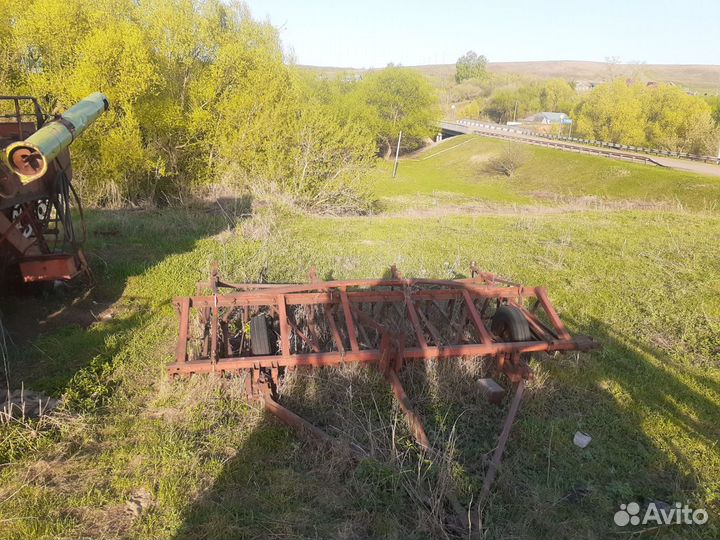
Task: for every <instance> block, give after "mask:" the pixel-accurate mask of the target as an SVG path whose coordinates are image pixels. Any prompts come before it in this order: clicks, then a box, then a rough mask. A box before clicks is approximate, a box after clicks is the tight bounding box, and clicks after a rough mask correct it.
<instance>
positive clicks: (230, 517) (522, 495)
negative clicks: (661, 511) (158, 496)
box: [176, 318, 720, 538]
mask: <svg viewBox="0 0 720 540" xmlns="http://www.w3.org/2000/svg"><path fill="white" fill-rule="evenodd" d="M566 322H569V323H570V327H571V328H573V329H574V330H576V331H577V332H578V333H583V332H584V333H587V334H590V335H592V336H593V337H595V338H596V339H598V340H599V341H601V343H602V344H603V349H602V350H601V351H598V352H594V353H591V354H590V353H589V354H583V355H580V356H579V357H577V356H576V355H575V354H568V355H564V356H558V357H554V358H550V357H546V358H545V359H543V360H542V361H541V365H539V366H538V367H537V372H538V377H537V379H536V380H535V381H534V382H533V383H532V384H531V385H530V387H529V389H528V392H527V393H526V398H525V400H524V403H523V405H522V407H521V410H520V414H519V417H518V420H517V421H516V424H515V426H514V428H513V432H512V434H511V437H510V441H509V444H508V447H507V451H506V456H505V460H504V462H503V465H502V467H501V470H500V473H499V476H498V480H497V482H496V484H495V486H494V489H493V494H492V496H491V499H490V501H489V504H488V506H487V507H486V509H485V511H484V513H483V521H482V523H483V528H484V532H485V538H510V537H513V538H580V537H582V538H608V537H623V536H627V535H628V534H632V533H633V532H638V531H639V530H641V529H643V527H642V526H638V527H631V526H628V527H619V526H616V525H615V524H614V522H613V516H614V514H615V512H617V511H618V510H619V505H620V504H627V503H629V502H632V501H636V502H638V503H640V505H641V507H643V508H644V507H645V505H646V504H648V503H649V502H651V501H664V502H666V503H669V504H671V505H672V504H673V503H675V502H681V503H686V502H687V503H688V504H690V506H692V507H694V508H707V510H708V511H709V512H710V516H711V518H710V521H709V523H708V524H707V525H704V526H685V525H673V526H670V527H664V528H661V529H659V530H657V531H653V534H656V535H659V536H661V537H666V536H667V537H678V535H679V536H681V537H684V538H708V537H714V536H717V534H718V528H717V525H716V524H715V525H713V521H715V522H716V517H717V515H718V509H717V508H709V507H708V506H707V499H705V498H704V497H705V495H703V489H704V488H703V485H705V486H707V485H708V484H709V483H711V482H712V481H713V480H712V474H713V470H712V465H708V467H707V468H703V461H702V459H701V458H695V459H692V461H690V460H689V459H688V458H689V457H690V456H697V455H702V452H704V451H708V450H710V449H711V447H712V445H713V444H714V442H713V441H716V440H717V437H718V427H717V425H718V424H717V419H718V418H720V395H719V394H720V391H719V390H720V389H718V385H717V384H716V383H715V382H713V381H711V380H709V379H707V378H705V377H703V376H702V374H697V373H692V372H690V371H688V373H687V376H689V377H694V378H695V380H696V381H697V382H698V384H700V385H701V387H702V388H703V389H704V391H699V390H697V389H694V388H691V387H690V386H689V385H688V384H685V383H684V382H683V381H681V380H680V379H679V378H678V375H677V373H678V371H683V369H684V368H683V367H682V366H677V365H673V363H672V361H671V360H670V358H669V357H668V355H667V354H665V353H664V352H663V351H661V350H656V349H650V348H648V347H645V346H643V345H642V344H641V343H640V342H638V341H637V340H635V339H629V338H628V337H627V336H619V335H616V333H615V332H614V331H613V330H612V328H610V327H608V326H607V325H605V324H604V323H603V322H601V321H597V320H594V321H591V322H590V324H587V325H579V324H573V322H572V321H567V318H566ZM469 365H470V363H469V362H463V361H448V362H444V363H442V365H440V364H439V363H432V364H431V363H415V364H413V365H411V366H409V367H408V368H406V370H405V371H404V372H403V374H402V377H401V378H402V380H403V384H404V385H405V387H406V389H407V390H408V394H409V395H410V397H411V399H413V401H414V402H415V405H416V409H417V411H418V412H419V413H420V415H421V417H422V418H423V419H424V421H425V425H426V428H427V431H428V435H429V437H430V439H431V441H436V442H437V441H440V442H439V443H438V445H439V446H442V441H446V440H447V438H448V435H449V433H450V431H451V430H452V429H453V428H454V429H455V430H456V433H457V443H456V446H455V450H454V459H455V463H456V465H455V467H454V471H453V472H454V482H455V489H456V490H457V492H458V493H459V494H460V498H461V499H462V502H463V503H464V504H466V505H467V504H470V503H471V502H472V501H473V500H474V501H475V502H476V501H477V495H478V493H479V491H480V487H481V485H482V481H483V477H484V471H485V468H486V465H487V463H488V461H489V458H490V456H491V453H492V451H493V449H494V447H495V444H496V441H497V437H498V435H499V431H500V425H501V421H502V418H503V416H504V413H505V410H506V409H507V406H508V403H509V399H510V394H508V396H507V397H506V399H505V402H504V404H503V406H502V407H501V408H497V407H495V406H493V405H490V404H488V403H486V402H485V401H483V399H482V398H481V397H480V395H479V392H478V388H477V383H476V377H477V375H478V373H479V372H478V370H477V368H476V367H472V366H470V368H469V367H468V366H469ZM293 378H294V383H293V384H291V385H289V386H288V387H287V388H285V389H284V390H285V393H284V395H281V401H282V402H283V403H284V404H286V405H287V406H288V407H289V408H291V409H292V410H294V411H296V412H297V413H298V414H301V415H302V416H304V417H305V418H307V419H308V420H310V421H312V422H313V423H315V424H316V425H318V426H320V427H322V428H323V429H325V430H326V431H327V432H329V433H330V434H331V435H333V436H336V437H338V438H340V439H343V440H345V441H346V442H348V441H349V442H357V443H359V444H360V446H363V447H364V448H366V449H368V450H369V453H370V458H369V459H366V460H359V461H356V460H352V459H350V458H349V457H348V456H346V455H343V454H342V452H338V451H337V450H334V449H329V448H321V447H319V446H317V445H316V444H314V443H312V442H306V441H305V440H304V439H302V438H300V437H299V436H298V434H297V433H295V432H294V431H292V430H291V429H290V428H287V427H284V426H283V425H281V424H279V423H278V421H277V420H275V419H274V418H266V419H265V420H264V421H263V422H261V423H260V425H258V426H257V427H256V428H255V431H254V432H253V433H252V434H251V435H250V437H249V439H248V442H247V444H245V445H244V446H243V447H242V448H239V449H238V451H237V455H236V457H234V458H233V459H231V460H230V461H229V462H228V463H227V464H226V465H225V468H224V470H223V471H222V473H221V474H220V476H219V477H218V478H217V480H216V481H215V482H214V484H213V485H212V486H211V487H210V488H209V489H207V490H206V491H205V492H204V493H203V494H202V495H201V496H200V497H199V499H198V500H196V501H195V502H194V503H193V504H192V505H191V506H190V507H189V508H188V509H187V511H186V513H185V517H184V523H183V525H182V527H181V528H180V529H179V530H178V532H177V534H176V538H226V537H234V538H256V537H296V538H310V537H313V538H316V537H321V538H329V537H333V538H433V537H437V534H438V529H437V528H433V525H432V524H429V523H428V522H427V519H426V518H427V511H426V509H423V508H421V507H420V506H419V505H418V502H417V500H416V499H413V498H411V497H409V496H408V493H407V491H406V490H404V489H403V486H402V485H401V483H402V479H401V476H402V475H403V474H405V473H407V470H406V471H404V472H403V471H401V470H400V468H402V467H408V466H409V467H410V469H411V470H412V466H413V465H415V466H416V465H417V460H415V461H414V462H413V463H408V462H404V463H402V464H401V465H400V467H399V466H398V461H397V459H395V458H394V457H393V455H395V456H397V455H399V454H400V453H402V451H403V449H407V448H408V447H410V445H411V443H410V436H409V433H408V432H407V428H406V426H405V424H404V420H402V418H403V417H402V416H399V418H400V419H401V420H400V422H399V424H397V426H396V430H395V431H393V430H392V425H393V422H394V418H397V416H395V417H394V416H393V413H392V410H393V408H394V406H393V398H392V395H391V393H390V390H389V388H388V386H387V384H386V383H384V381H383V380H382V378H381V377H379V375H377V373H376V372H375V370H373V369H372V368H368V367H359V366H356V367H351V366H346V367H342V368H322V369H318V370H315V371H307V372H304V373H298V376H294V377H293ZM503 383H504V385H506V386H507V381H503ZM576 431H584V432H587V433H588V434H590V435H591V436H592V438H593V440H592V443H591V444H590V445H589V446H588V447H587V448H585V449H580V448H578V447H576V446H575V445H574V444H573V442H572V441H573V435H574V433H575V432H576ZM389 437H390V438H392V441H390V442H388V441H389V439H388V438H389ZM373 439H375V442H373ZM393 441H394V443H395V446H396V447H397V448H399V450H397V451H396V452H395V453H394V454H393V453H392V452H390V453H387V452H384V451H382V450H381V449H380V448H378V447H377V444H378V442H379V443H380V444H382V445H385V446H386V447H387V446H388V445H390V444H392V442H393ZM374 445H375V446H374ZM698 453H699V454H698ZM428 478H430V479H429V480H428V482H430V483H432V481H433V480H432V478H431V477H428ZM473 510H474V511H477V507H473Z"/></svg>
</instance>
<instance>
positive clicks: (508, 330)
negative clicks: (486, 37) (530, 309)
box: [492, 305, 533, 341]
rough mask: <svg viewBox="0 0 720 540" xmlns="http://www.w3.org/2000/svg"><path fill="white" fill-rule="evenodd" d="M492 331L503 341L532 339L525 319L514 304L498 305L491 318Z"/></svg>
mask: <svg viewBox="0 0 720 540" xmlns="http://www.w3.org/2000/svg"><path fill="white" fill-rule="evenodd" d="M492 331H493V333H494V334H495V335H496V336H498V337H499V338H500V339H502V340H503V341H532V339H533V337H532V333H531V332H530V325H529V324H528V322H527V319H526V318H525V316H524V315H523V314H522V311H520V310H519V309H518V308H516V307H514V306H508V305H504V306H500V307H499V308H498V309H497V311H496V312H495V315H493V318H492Z"/></svg>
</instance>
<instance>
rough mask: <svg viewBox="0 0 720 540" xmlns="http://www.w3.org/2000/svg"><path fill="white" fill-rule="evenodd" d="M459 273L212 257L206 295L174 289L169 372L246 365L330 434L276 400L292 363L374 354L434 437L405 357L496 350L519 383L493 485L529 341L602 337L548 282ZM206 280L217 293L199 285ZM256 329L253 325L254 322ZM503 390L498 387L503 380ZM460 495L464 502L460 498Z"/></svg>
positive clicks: (250, 387) (500, 371)
mask: <svg viewBox="0 0 720 540" xmlns="http://www.w3.org/2000/svg"><path fill="white" fill-rule="evenodd" d="M471 270H472V272H471V275H472V277H471V278H467V279H458V280H432V279H403V278H402V276H401V275H400V274H399V273H398V272H397V270H396V268H395V267H394V266H393V267H392V268H391V272H392V276H391V277H390V278H389V279H376V280H370V279H366V280H347V281H320V280H319V279H318V278H317V275H316V273H315V272H314V271H312V272H311V275H310V283H308V284H302V285H300V284H259V283H253V284H249V283H245V284H231V283H224V282H222V281H221V280H220V279H219V277H218V273H217V269H214V270H213V272H212V274H211V276H210V279H209V281H208V282H203V283H198V288H197V296H193V297H186V298H177V299H175V301H174V303H175V306H176V308H177V310H178V312H179V314H180V332H179V334H180V335H179V340H178V344H177V350H176V361H175V362H174V363H173V364H171V365H170V366H168V373H169V374H170V375H171V376H175V377H177V376H189V375H193V374H200V373H216V374H220V375H232V374H241V373H243V372H244V373H245V374H246V379H245V380H246V388H247V392H248V396H249V397H255V398H259V399H260V400H261V401H262V402H263V403H264V405H265V407H266V409H267V410H268V411H269V412H271V413H272V414H274V415H275V416H277V417H278V418H280V419H281V420H282V421H283V422H285V423H287V424H289V425H291V426H295V427H297V428H299V429H302V430H305V431H307V432H309V433H311V434H313V435H314V436H316V437H317V438H319V439H321V440H324V441H331V440H333V438H332V437H330V436H329V435H328V434H326V433H325V432H323V431H321V430H320V429H318V428H317V427H315V426H313V425H312V424H310V423H309V422H307V421H306V420H304V419H302V418H301V417H299V416H298V415H296V414H295V413H293V412H291V411H289V410H288V409H286V408H285V407H283V406H282V405H280V404H279V403H278V401H277V385H278V382H279V379H280V377H282V376H283V373H284V371H285V370H287V369H294V368H297V367H324V366H337V365H339V364H345V363H348V362H360V363H367V364H374V365H375V366H376V367H377V368H378V369H379V370H380V371H381V372H382V373H383V375H384V376H385V378H386V379H387V381H388V382H389V384H390V388H391V389H392V392H393V394H394V395H395V397H396V398H397V401H398V403H399V405H400V408H401V410H402V411H403V413H404V414H405V417H406V418H407V422H408V426H409V428H410V431H411V432H412V434H413V435H414V437H415V439H416V440H417V442H418V444H419V445H420V446H422V447H423V448H426V449H429V448H430V441H429V439H428V436H427V434H426V432H425V429H424V427H423V423H422V421H421V419H420V417H419V416H418V415H417V413H416V412H415V411H414V409H413V406H412V403H411V401H410V398H409V397H408V395H407V393H406V392H405V389H404V388H403V386H402V384H401V382H400V378H399V377H398V373H399V372H400V371H401V370H402V368H403V366H404V365H405V364H406V363H407V362H412V361H428V360H444V359H450V358H480V357H490V358H492V359H494V368H495V369H494V372H495V374H496V375H498V376H499V375H505V376H506V377H507V379H508V380H509V381H510V383H511V384H512V385H514V386H515V393H514V396H513V397H512V400H511V403H510V408H509V410H508V413H507V416H506V418H505V421H504V423H503V427H502V432H501V435H500V438H499V440H498V444H497V446H496V448H495V451H494V454H493V457H492V460H491V462H490V465H489V468H488V471H487V473H486V476H485V482H484V485H483V489H482V493H481V500H484V499H485V498H486V497H487V495H488V494H489V491H490V487H491V485H492V483H493V481H494V479H495V476H496V474H497V471H498V468H499V466H500V461H501V459H502V455H503V452H504V450H505V446H506V444H507V441H508V438H509V436H510V429H511V427H512V424H513V421H514V419H515V416H516V415H517V412H518V409H519V406H520V402H521V400H522V396H523V390H524V387H525V382H526V381H527V380H528V379H530V378H532V371H531V369H530V366H529V365H528V359H529V357H530V355H531V354H532V353H541V352H544V353H554V352H558V351H587V350H590V349H594V348H597V347H598V344H597V342H595V341H593V340H592V338H589V337H585V336H578V337H575V338H573V337H571V336H570V334H569V333H568V331H567V329H566V328H565V325H564V324H563V322H562V321H561V320H560V317H559V316H558V314H557V312H556V311H555V308H554V307H553V305H552V304H551V303H550V300H549V299H548V296H547V293H546V291H545V289H543V288H541V287H523V286H521V285H518V284H516V283H512V282H510V281H506V280H503V279H501V278H498V277H497V276H495V275H493V274H488V273H484V272H479V271H478V269H477V268H476V266H475V263H473V265H472V267H471ZM203 290H209V291H210V294H207V295H202V294H201V293H202V291H203ZM248 329H249V332H248ZM482 381H483V382H482V383H481V384H483V385H484V390H483V391H484V392H485V393H486V395H487V396H488V399H489V400H491V401H494V402H496V403H497V402H499V401H500V399H501V395H502V394H501V392H500V393H499V392H498V388H500V387H499V385H498V384H497V383H496V382H495V381H492V380H485V379H483V380H482ZM500 390H501V388H500ZM453 506H457V505H456V503H455V502H453Z"/></svg>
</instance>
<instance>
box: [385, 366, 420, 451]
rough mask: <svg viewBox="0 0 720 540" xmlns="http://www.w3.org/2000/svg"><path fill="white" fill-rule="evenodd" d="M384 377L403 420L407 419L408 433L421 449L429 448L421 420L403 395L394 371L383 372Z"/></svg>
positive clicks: (403, 390)
mask: <svg viewBox="0 0 720 540" xmlns="http://www.w3.org/2000/svg"><path fill="white" fill-rule="evenodd" d="M385 377H386V378H387V380H388V382H389V383H390V388H392V391H393V394H395V397H396V398H397V400H398V404H399V405H400V409H401V410H402V412H403V413H405V418H406V419H407V422H408V426H409V427H410V432H411V433H412V434H413V437H415V440H416V441H417V442H418V444H419V445H420V446H422V447H423V448H426V449H428V448H430V440H429V439H428V436H427V434H426V433H425V428H424V427H423V423H422V420H420V417H419V416H418V415H417V414H416V413H415V411H414V410H413V406H412V402H411V401H410V398H409V397H408V396H407V394H406V393H405V389H404V388H403V386H402V383H401V382H400V379H399V378H398V376H397V373H395V370H393V369H389V370H387V371H386V372H385Z"/></svg>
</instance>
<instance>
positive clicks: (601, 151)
mask: <svg viewBox="0 0 720 540" xmlns="http://www.w3.org/2000/svg"><path fill="white" fill-rule="evenodd" d="M502 127H504V126H498V128H502ZM440 128H441V129H442V130H443V131H444V132H445V133H474V134H478V135H483V136H487V137H494V138H498V139H506V140H507V139H512V140H517V141H518V142H524V143H528V144H535V145H538V146H546V147H550V148H556V149H558V150H564V151H568V152H575V153H583V154H593V155H597V156H603V157H608V158H611V159H621V160H624V161H634V162H640V163H646V164H648V165H658V166H662V167H668V168H671V169H676V170H678V171H687V172H695V173H699V174H705V175H708V176H718V177H720V165H714V164H712V163H702V162H697V161H690V160H685V159H676V158H669V157H662V156H655V155H648V154H643V153H640V152H632V151H629V150H614V149H610V148H599V147H596V146H590V145H585V144H579V143H573V142H567V141H559V140H554V139H546V138H544V137H534V136H532V135H527V134H522V133H517V132H514V131H511V130H508V131H501V130H498V129H495V130H493V129H488V128H484V127H478V126H467V125H463V124H457V123H455V122H445V121H443V122H440Z"/></svg>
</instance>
